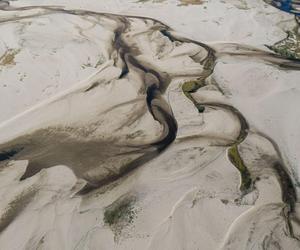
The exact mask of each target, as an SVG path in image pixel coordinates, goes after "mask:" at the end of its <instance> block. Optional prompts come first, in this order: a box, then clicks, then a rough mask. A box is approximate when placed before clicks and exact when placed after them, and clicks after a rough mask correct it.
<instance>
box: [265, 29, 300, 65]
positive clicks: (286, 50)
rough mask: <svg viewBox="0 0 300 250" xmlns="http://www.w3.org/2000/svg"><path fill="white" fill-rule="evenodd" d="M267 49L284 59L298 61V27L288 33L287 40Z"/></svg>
mask: <svg viewBox="0 0 300 250" xmlns="http://www.w3.org/2000/svg"><path fill="white" fill-rule="evenodd" d="M267 47H268V48H269V49H271V50H273V51H274V52H275V53H277V54H279V55H281V56H283V57H285V58H288V59H298V60H300V34H299V31H298V27H296V28H295V29H294V30H293V31H288V32H287V38H285V39H283V40H282V41H280V42H278V43H275V44H274V45H273V46H267Z"/></svg>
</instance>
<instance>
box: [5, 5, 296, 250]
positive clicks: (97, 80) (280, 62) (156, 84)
mask: <svg viewBox="0 0 300 250" xmlns="http://www.w3.org/2000/svg"><path fill="white" fill-rule="evenodd" d="M1 8H2V11H3V12H5V17H2V18H1V20H0V25H2V26H4V25H9V24H10V23H12V22H17V23H22V22H25V21H29V22H27V23H30V22H34V21H35V20H43V18H52V16H54V18H56V17H59V16H63V17H64V18H65V19H67V20H70V22H72V21H74V22H75V21H76V18H79V19H80V18H83V19H84V20H85V21H87V22H88V23H90V24H91V25H92V26H100V27H101V29H103V30H104V31H105V33H106V34H107V38H105V39H104V38H103V40H102V41H101V43H103V44H101V46H103V47H104V50H105V51H106V55H105V57H106V58H105V60H104V62H102V63H101V65H100V66H99V67H98V68H97V71H96V73H94V74H93V75H92V76H91V77H90V78H89V79H87V80H86V81H83V82H81V83H78V84H77V85H75V86H74V87H73V88H72V89H70V90H68V91H66V92H64V93H62V94H59V95H56V96H54V97H52V98H50V99H49V100H46V101H44V102H43V103H41V104H38V105H36V106H34V107H33V108H31V109H30V110H27V111H25V112H23V113H22V114H20V115H17V116H16V117H15V118H13V119H10V120H9V121H7V122H4V123H2V124H1V127H0V129H1V131H3V132H1V133H2V134H3V135H2V136H1V145H0V160H1V163H0V164H1V167H2V168H3V169H5V168H11V162H18V161H19V160H20V161H21V160H27V163H26V170H25V169H24V172H23V173H21V174H18V175H19V179H18V181H19V182H20V183H28V182H29V181H32V182H34V183H33V184H30V185H29V186H28V187H26V188H24V189H23V190H21V191H15V192H16V193H17V195H15V196H14V197H10V198H7V199H6V200H5V201H4V202H3V204H4V205H3V206H4V207H5V209H4V210H3V211H4V212H2V214H1V218H0V229H1V231H2V232H3V233H4V232H5V230H7V229H8V228H9V227H10V226H11V224H12V223H13V222H14V220H15V218H17V216H18V215H20V214H22V211H23V209H25V208H26V206H28V204H30V203H32V202H33V200H34V197H35V196H36V194H37V193H38V192H39V190H40V188H41V186H42V185H43V182H41V181H40V180H39V181H37V182H35V180H34V179H33V178H35V177H36V178H37V176H39V175H41V173H45V169H48V168H51V167H53V166H57V165H64V166H67V167H68V168H69V169H71V170H72V172H73V173H74V174H75V176H76V178H77V180H80V181H81V182H80V183H81V184H80V183H79V181H77V184H76V185H75V186H73V188H72V195H74V194H75V193H76V195H79V196H82V197H84V196H85V195H90V194H91V193H93V192H95V191H96V192H97V190H102V191H101V192H106V191H107V190H110V189H111V188H113V187H115V186H118V185H122V181H126V178H128V176H130V175H132V174H133V173H134V172H135V169H137V168H140V167H141V166H143V165H144V164H146V163H147V162H149V161H151V160H153V159H155V158H157V157H158V156H159V155H161V154H162V153H163V152H166V151H168V148H169V147H170V145H171V144H172V143H173V144H175V145H179V144H181V143H186V142H190V143H194V141H197V140H200V141H203V143H204V144H205V145H206V146H209V147H210V146H213V147H216V148H218V149H221V150H223V151H224V150H226V152H227V154H228V161H230V162H231V163H232V164H233V165H234V166H235V167H236V169H237V170H238V171H239V172H240V175H241V178H240V194H239V197H240V198H239V199H237V200H236V201H235V202H236V203H237V204H238V203H239V202H242V199H243V197H245V196H247V195H249V194H251V193H253V192H255V190H257V189H259V187H260V186H261V185H260V183H261V182H263V181H264V179H266V178H267V177H268V178H269V177H270V176H271V177H272V178H274V180H276V182H277V183H278V185H279V186H280V190H281V199H282V202H277V201H276V202H274V203H272V202H271V203H268V204H266V205H260V206H259V205H258V206H254V208H252V209H250V210H247V211H246V212H245V213H243V214H242V215H241V216H239V217H238V218H237V219H236V220H235V221H234V222H233V223H232V224H231V226H230V228H229V229H228V231H227V233H226V235H224V239H223V240H222V243H221V244H220V246H221V247H222V248H223V249H287V248H284V247H286V246H288V247H291V248H290V249H297V248H299V247H300V239H299V234H298V233H297V232H296V229H295V228H297V226H299V219H298V217H297V214H296V212H295V211H296V209H295V207H296V206H297V202H298V200H297V196H296V191H295V187H294V183H295V180H294V179H293V176H292V175H291V174H290V170H289V169H288V167H287V166H286V165H285V162H284V160H283V159H282V156H281V153H280V149H279V148H278V146H277V144H276V143H275V142H274V141H273V140H272V138H269V137H268V136H267V135H264V134H263V133H260V132H259V131H256V130H255V129H254V128H252V127H251V125H250V124H249V123H248V121H247V119H246V118H245V117H244V115H243V114H242V113H241V112H240V111H239V110H238V109H236V108H235V107H233V106H232V105H231V104H230V103H228V102H227V101H220V99H218V98H217V99H215V100H212V99H211V98H208V99H207V100H206V99H205V98H204V99H203V97H202V98H199V95H198V93H201V91H202V90H204V91H211V92H213V93H218V94H219V95H221V96H223V97H224V96H225V95H224V94H223V92H222V89H221V87H220V86H218V83H217V82H215V81H214V79H213V77H212V76H213V72H214V68H215V65H216V64H217V63H218V60H219V59H220V58H222V57H225V56H226V57H233V58H239V59H240V58H242V59H245V60H251V59H252V58H255V59H256V60H260V61H263V62H267V63H268V64H272V65H273V66H274V67H278V68H284V69H293V70H300V62H299V61H298V60H288V59H284V58H282V57H280V56H278V55H275V54H273V53H270V52H266V51H262V50H258V49H255V48H252V47H249V46H243V45H239V44H220V45H218V44H217V45H214V46H212V47H210V46H208V45H206V44H203V43H201V42H198V41H194V40H191V39H188V38H185V37H183V36H181V35H180V34H177V33H176V32H175V31H174V30H172V29H171V28H170V27H168V26H167V25H166V24H164V23H162V22H160V21H157V20H154V19H151V18H146V17H139V16H126V15H115V14H110V13H98V12H93V11H85V10H69V9H64V8H58V7H55V6H49V7H39V6H31V7H23V8H13V7H10V6H9V5H8V4H7V5H6V4H5V3H3V2H2V3H1ZM25 26H26V25H25ZM25 26H24V29H26V27H25ZM78 29H79V31H78V32H79V33H80V34H81V35H82V36H84V35H85V32H86V31H85V30H84V29H80V28H78ZM21 49H22V48H21ZM174 86H176V87H175V89H176V91H177V93H179V94H178V95H181V97H180V98H182V102H183V103H186V104H185V105H187V106H189V105H191V104H192V105H193V112H194V114H195V115H196V116H198V117H202V118H201V119H205V117H206V115H207V116H209V114H211V113H212V112H215V113H216V114H218V113H222V115H224V116H228V117H229V118H228V119H230V120H231V122H232V123H230V124H232V126H233V127H234V128H233V129H232V130H233V132H232V133H228V134H224V133H225V132H224V133H220V132H218V131H213V132H209V133H205V132H204V133H203V131H202V132H201V134H198V135H197V134H193V135H186V134H184V133H183V136H182V135H181V134H180V136H178V132H179V131H180V129H181V127H180V124H181V122H178V121H177V117H176V114H174V112H173V110H174V108H175V107H174V106H172V105H174V103H175V104H176V102H175V101H172V102H170V101H169V99H168V98H167V96H168V95H170V93H171V92H170V91H169V90H170V88H171V87H172V88H174ZM222 100H225V99H222ZM189 103H190V104H189ZM189 107H191V106H189ZM187 112H188V111H187ZM45 114H46V115H45ZM210 122H213V120H212V121H210V120H209V119H208V120H204V123H205V124H206V125H207V126H209V125H210V124H209V123H210ZM23 124H24V126H22V125H23ZM198 125H199V124H198ZM199 126H200V125H199ZM224 126H225V125H224ZM204 144H203V145H204ZM42 175H45V174H42ZM43 178H44V177H43ZM43 178H42V179H43ZM82 183H83V184H82ZM79 184H80V185H79ZM24 185H25V184H24ZM75 187H76V188H75ZM70 194H71V193H69V194H68V195H70ZM5 202H6V203H5ZM273 212H274V214H275V215H274V216H275V217H276V218H277V221H276V222H274V221H273V220H271V219H270V220H271V221H272V222H270V226H269V228H268V229H265V228H264V224H265V221H264V220H262V221H259V220H257V215H260V216H262V215H264V216H267V214H268V213H269V216H270V214H271V213H273ZM156 238H157V236H154V237H153V240H152V241H151V242H152V243H150V245H149V249H150V248H152V249H157V248H156V247H157V245H155V244H156V243H155V239H156ZM36 244H41V241H37V243H36ZM35 246H36V245H35ZM253 247H254V248H253ZM255 247H256V248H255ZM260 247H261V248H260ZM272 247H273V248H272ZM274 247H276V248H274Z"/></svg>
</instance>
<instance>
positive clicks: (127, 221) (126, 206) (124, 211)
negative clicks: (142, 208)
mask: <svg viewBox="0 0 300 250" xmlns="http://www.w3.org/2000/svg"><path fill="white" fill-rule="evenodd" d="M135 202H136V197H134V196H129V197H128V196H126V197H121V198H119V199H117V200H116V201H114V202H113V203H112V204H111V205H109V206H108V207H106V208H105V211H104V217H103V221H104V223H105V224H106V225H108V226H109V227H110V228H111V230H112V231H113V232H114V234H115V240H118V239H119V237H120V235H121V233H122V231H123V230H124V229H125V228H126V227H129V226H130V225H131V224H132V223H133V221H134V219H135V218H136V213H137V210H136V208H135V207H134V204H135Z"/></svg>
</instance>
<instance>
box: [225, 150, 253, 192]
mask: <svg viewBox="0 0 300 250" xmlns="http://www.w3.org/2000/svg"><path fill="white" fill-rule="evenodd" d="M228 157H229V159H230V161H231V162H232V164H233V165H234V166H235V167H236V168H237V169H238V170H239V171H240V174H241V179H242V181H241V186H240V190H241V191H242V192H245V191H247V190H249V188H250V187H251V185H252V179H251V175H250V172H249V171H248V169H247V167H246V165H245V164H244V161H243V159H242V158H241V156H240V153H239V151H238V147H237V145H234V146H232V147H231V148H230V149H229V150H228Z"/></svg>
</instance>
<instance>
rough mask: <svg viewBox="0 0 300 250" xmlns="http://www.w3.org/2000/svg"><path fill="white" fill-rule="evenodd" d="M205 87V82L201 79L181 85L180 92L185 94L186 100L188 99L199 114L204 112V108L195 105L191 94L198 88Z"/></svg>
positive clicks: (197, 104)
mask: <svg viewBox="0 0 300 250" xmlns="http://www.w3.org/2000/svg"><path fill="white" fill-rule="evenodd" d="M203 86H205V82H204V80H203V79H196V80H191V81H187V82H185V83H184V84H183V85H182V91H183V93H184V94H185V96H186V97H187V98H189V99H190V100H191V101H192V102H193V103H194V105H195V107H196V108H197V109H198V111H199V113H203V112H204V110H205V107H204V106H203V105H201V104H199V103H197V102H196V101H195V100H194V98H193V97H192V95H191V93H194V92H196V91H197V90H198V89H199V88H201V87H203Z"/></svg>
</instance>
